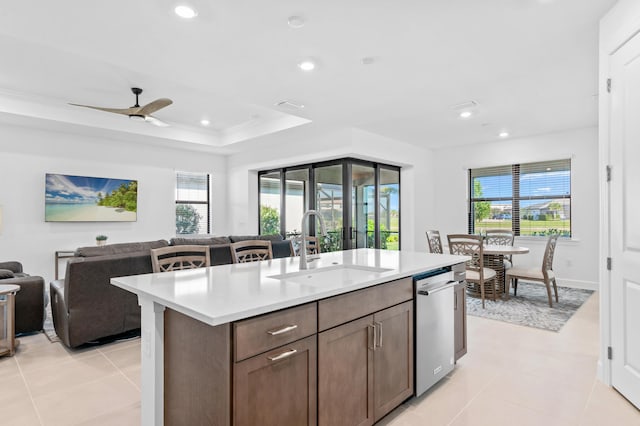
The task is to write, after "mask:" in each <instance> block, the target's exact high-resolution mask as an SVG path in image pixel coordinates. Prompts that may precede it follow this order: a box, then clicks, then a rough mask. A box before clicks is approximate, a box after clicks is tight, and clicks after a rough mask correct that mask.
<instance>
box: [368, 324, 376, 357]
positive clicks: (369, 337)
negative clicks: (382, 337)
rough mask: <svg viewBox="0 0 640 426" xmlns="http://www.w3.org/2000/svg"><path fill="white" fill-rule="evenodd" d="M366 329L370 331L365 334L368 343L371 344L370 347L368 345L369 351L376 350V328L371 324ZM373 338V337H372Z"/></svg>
mask: <svg viewBox="0 0 640 426" xmlns="http://www.w3.org/2000/svg"><path fill="white" fill-rule="evenodd" d="M367 329H368V330H371V332H370V333H367V340H368V342H369V343H372V345H368V344H367V345H368V346H369V349H371V350H374V351H375V350H376V326H375V325H373V324H369V325H367ZM372 336H373V337H372Z"/></svg>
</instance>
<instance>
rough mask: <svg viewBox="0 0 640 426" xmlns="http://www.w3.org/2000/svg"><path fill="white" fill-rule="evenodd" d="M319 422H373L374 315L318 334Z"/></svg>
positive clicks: (334, 424)
mask: <svg viewBox="0 0 640 426" xmlns="http://www.w3.org/2000/svg"><path fill="white" fill-rule="evenodd" d="M318 372H319V374H318V424H319V425H323V426H340V425H345V426H355V425H371V424H373V386H372V384H373V316H372V315H369V316H367V317H364V318H361V319H358V320H355V321H351V322H348V323H346V324H343V325H341V326H339V327H336V328H333V329H330V330H327V331H325V332H322V333H319V334H318Z"/></svg>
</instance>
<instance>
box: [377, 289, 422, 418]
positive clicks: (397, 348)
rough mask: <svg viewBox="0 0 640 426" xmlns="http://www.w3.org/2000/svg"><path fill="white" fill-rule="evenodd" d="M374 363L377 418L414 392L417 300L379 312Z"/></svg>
mask: <svg viewBox="0 0 640 426" xmlns="http://www.w3.org/2000/svg"><path fill="white" fill-rule="evenodd" d="M373 320H374V324H375V327H376V330H375V332H376V336H375V337H376V338H375V340H374V342H375V348H374V350H373V365H374V391H373V393H374V404H375V405H374V419H375V421H378V420H380V419H381V418H382V417H383V416H384V415H386V414H387V413H388V412H390V411H391V410H393V409H394V408H396V407H397V406H398V405H400V404H401V403H402V402H403V401H404V400H405V399H407V398H409V397H410V396H411V395H413V301H409V302H405V303H402V304H400V305H397V306H393V307H391V308H388V309H385V310H383V311H380V312H377V313H376V314H375V315H374V317H373Z"/></svg>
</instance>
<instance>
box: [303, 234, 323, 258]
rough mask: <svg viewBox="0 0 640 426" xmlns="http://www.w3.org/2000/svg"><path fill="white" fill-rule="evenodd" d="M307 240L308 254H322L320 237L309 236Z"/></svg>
mask: <svg viewBox="0 0 640 426" xmlns="http://www.w3.org/2000/svg"><path fill="white" fill-rule="evenodd" d="M305 240H307V254H320V244H319V242H318V237H313V236H308V237H305Z"/></svg>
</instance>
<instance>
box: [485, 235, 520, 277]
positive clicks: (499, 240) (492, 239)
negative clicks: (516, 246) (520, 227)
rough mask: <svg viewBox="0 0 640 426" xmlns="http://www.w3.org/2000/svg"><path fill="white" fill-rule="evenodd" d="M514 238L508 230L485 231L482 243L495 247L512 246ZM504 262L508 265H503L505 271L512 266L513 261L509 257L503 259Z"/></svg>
mask: <svg viewBox="0 0 640 426" xmlns="http://www.w3.org/2000/svg"><path fill="white" fill-rule="evenodd" d="M514 239H515V236H514V234H513V231H512V230H510V229H487V230H486V231H485V237H484V243H485V244H489V245H496V246H513V241H514ZM503 258H504V260H505V261H507V262H509V264H508V265H504V266H505V269H506V268H507V266H508V267H512V266H513V259H512V256H511V255H507V256H504V257H503Z"/></svg>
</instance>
